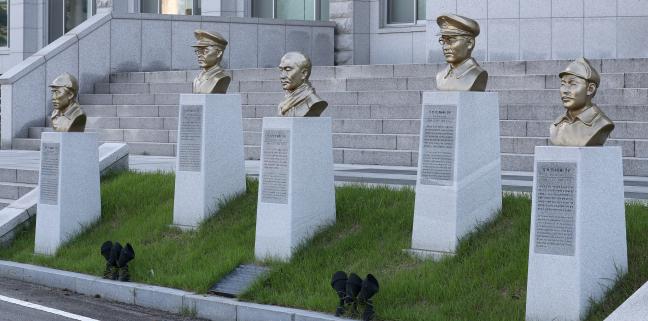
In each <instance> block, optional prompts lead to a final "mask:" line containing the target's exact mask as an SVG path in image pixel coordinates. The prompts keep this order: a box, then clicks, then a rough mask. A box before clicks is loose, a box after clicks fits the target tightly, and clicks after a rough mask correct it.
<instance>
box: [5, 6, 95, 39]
mask: <svg viewBox="0 0 648 321" xmlns="http://www.w3.org/2000/svg"><path fill="white" fill-rule="evenodd" d="M0 1H3V0H0ZM4 2H5V4H6V2H7V1H6V0H4ZM47 5H48V7H47V8H48V18H49V19H48V39H49V42H52V41H54V40H56V39H58V38H59V37H60V36H62V35H63V34H65V33H66V32H68V31H70V30H72V29H73V28H74V27H76V26H78V25H79V24H81V23H82V22H84V21H85V20H86V19H88V18H89V17H90V16H92V13H93V12H95V10H94V9H95V8H94V7H95V2H94V0H49V1H48V4H47Z"/></svg>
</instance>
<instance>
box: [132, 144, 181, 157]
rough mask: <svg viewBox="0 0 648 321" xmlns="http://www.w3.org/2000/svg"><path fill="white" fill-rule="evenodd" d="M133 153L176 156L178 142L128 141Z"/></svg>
mask: <svg viewBox="0 0 648 321" xmlns="http://www.w3.org/2000/svg"><path fill="white" fill-rule="evenodd" d="M128 149H129V152H130V153H131V154H133V155H155V156H175V151H176V144H171V143H139V142H131V143H128Z"/></svg>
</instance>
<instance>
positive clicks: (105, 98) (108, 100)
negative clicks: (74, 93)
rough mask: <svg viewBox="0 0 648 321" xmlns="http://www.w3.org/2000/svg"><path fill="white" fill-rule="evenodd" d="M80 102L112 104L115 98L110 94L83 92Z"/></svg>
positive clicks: (86, 103)
mask: <svg viewBox="0 0 648 321" xmlns="http://www.w3.org/2000/svg"><path fill="white" fill-rule="evenodd" d="M79 103H80V104H81V105H111V104H112V103H113V100H112V95H110V94H81V95H79Z"/></svg>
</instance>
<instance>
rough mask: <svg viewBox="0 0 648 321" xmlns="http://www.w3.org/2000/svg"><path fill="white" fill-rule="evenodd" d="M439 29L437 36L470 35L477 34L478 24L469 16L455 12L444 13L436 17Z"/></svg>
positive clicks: (474, 35) (475, 35)
mask: <svg viewBox="0 0 648 321" xmlns="http://www.w3.org/2000/svg"><path fill="white" fill-rule="evenodd" d="M437 24H438V25H439V28H440V31H439V33H438V34H437V36H470V37H477V36H478V35H479V24H478V23H477V21H475V20H472V19H470V18H466V17H462V16H459V15H455V14H445V15H441V16H439V17H438V18H437Z"/></svg>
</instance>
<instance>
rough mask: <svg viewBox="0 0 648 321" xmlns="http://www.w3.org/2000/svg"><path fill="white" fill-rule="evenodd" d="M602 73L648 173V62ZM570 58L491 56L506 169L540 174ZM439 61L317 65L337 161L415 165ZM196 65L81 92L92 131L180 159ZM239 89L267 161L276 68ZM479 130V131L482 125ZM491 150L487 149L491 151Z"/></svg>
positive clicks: (622, 140)
mask: <svg viewBox="0 0 648 321" xmlns="http://www.w3.org/2000/svg"><path fill="white" fill-rule="evenodd" d="M592 62H593V63H594V64H595V66H596V68H597V69H598V70H599V71H601V73H602V84H601V86H600V88H599V91H598V93H597V95H596V98H595V102H596V103H597V104H599V106H601V107H602V109H603V110H604V111H605V112H606V113H607V114H608V115H609V116H610V118H612V119H613V120H614V121H615V122H616V124H617V127H616V129H615V131H614V132H613V134H612V136H611V139H610V140H609V143H608V144H610V145H620V146H622V147H623V156H624V171H625V175H627V176H648V59H625V60H624V59H619V60H593V61H592ZM568 63H569V61H516V62H486V63H483V64H482V65H483V66H484V68H485V69H486V70H488V72H489V74H490V78H489V86H488V90H490V91H497V92H499V99H500V106H501V107H500V119H501V136H502V139H501V151H502V167H503V170H505V171H531V170H532V169H533V150H534V147H535V146H537V145H546V144H548V133H549V131H548V128H549V124H550V121H551V120H552V119H554V118H555V117H557V116H558V115H560V114H561V113H562V112H563V108H562V106H561V104H560V99H559V93H558V90H557V88H558V87H559V79H558V76H557V74H558V72H559V71H561V70H562V69H563V68H564V67H565V66H566V65H567V64H568ZM442 67H443V66H442V65H438V64H423V65H367V66H336V67H315V68H314V69H313V72H312V76H311V80H312V83H313V86H314V87H315V88H316V89H317V91H318V93H319V94H320V96H321V97H322V98H324V99H326V100H327V101H328V102H329V106H330V107H329V108H328V109H327V111H326V113H325V115H326V116H331V117H332V118H333V132H334V134H333V147H334V157H335V161H336V163H345V164H379V165H392V166H416V163H417V158H418V132H419V125H420V121H419V118H420V114H421V93H422V92H423V91H429V90H434V89H435V81H434V75H436V73H437V71H438V70H440V68H442ZM196 74H197V71H161V72H130V73H118V74H113V75H111V77H110V82H109V83H97V84H95V93H94V94H82V95H80V98H79V100H80V103H81V104H82V106H83V109H84V110H85V111H86V113H87V114H88V126H87V127H88V128H90V129H93V130H96V131H97V132H98V133H99V137H100V140H101V141H104V142H114V141H119V142H127V143H128V145H129V148H130V152H131V154H142V155H162V156H174V155H175V150H176V147H175V146H176V144H175V143H176V135H177V122H178V121H177V114H178V106H177V104H178V101H179V94H180V93H190V92H191V81H192V80H193V78H194V77H195V75H196ZM232 74H233V79H232V83H231V85H230V90H229V91H230V92H232V93H234V92H239V93H241V95H242V101H243V117H244V120H243V127H244V131H245V132H244V139H245V155H246V156H245V157H246V159H258V158H259V152H260V147H259V145H260V141H261V133H260V132H261V124H262V117H264V116H274V115H275V112H276V105H277V103H278V102H279V101H281V99H282V97H283V93H282V92H281V88H280V84H279V82H278V80H277V77H278V74H277V70H276V69H274V68H269V69H244V70H233V71H232ZM43 130H47V129H45V128H30V130H29V137H28V138H21V139H16V140H15V143H14V146H15V148H16V149H38V147H39V141H38V138H39V137H40V133H41V132H42V131H43ZM475 130H479V128H475ZM485 148H487V147H485Z"/></svg>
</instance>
